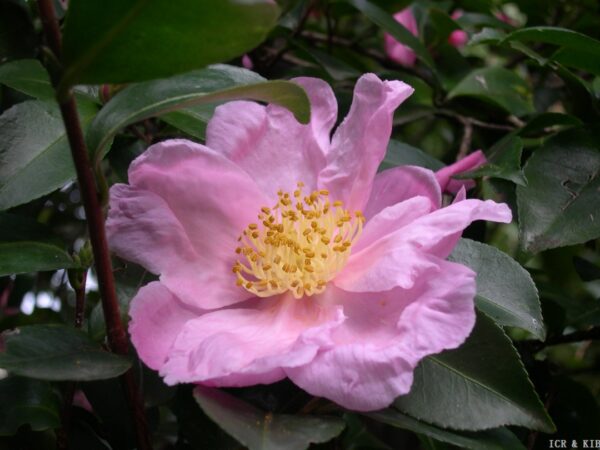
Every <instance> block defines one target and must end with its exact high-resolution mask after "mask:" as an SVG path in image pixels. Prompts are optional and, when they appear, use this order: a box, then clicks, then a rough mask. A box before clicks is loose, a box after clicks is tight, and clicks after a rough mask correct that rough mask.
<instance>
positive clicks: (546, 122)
mask: <svg viewBox="0 0 600 450" xmlns="http://www.w3.org/2000/svg"><path fill="white" fill-rule="evenodd" d="M579 125H583V123H582V122H581V120H579V119H578V118H577V117H575V116H571V115H570V114H562V113H552V112H548V113H542V114H538V115H537V116H535V117H533V118H532V119H531V120H530V121H529V122H527V125H525V126H524V127H523V128H521V129H520V130H519V135H521V136H527V135H529V134H532V133H535V132H538V131H548V129H549V128H555V127H559V126H563V127H572V126H579Z"/></svg>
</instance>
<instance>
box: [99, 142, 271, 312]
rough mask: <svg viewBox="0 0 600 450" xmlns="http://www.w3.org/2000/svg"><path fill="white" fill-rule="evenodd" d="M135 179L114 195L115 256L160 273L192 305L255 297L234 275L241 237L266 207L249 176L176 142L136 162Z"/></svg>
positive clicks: (155, 147) (112, 240) (112, 233)
mask: <svg viewBox="0 0 600 450" xmlns="http://www.w3.org/2000/svg"><path fill="white" fill-rule="evenodd" d="M129 181H130V184H131V187H130V188H126V187H123V186H122V185H121V186H117V187H116V188H113V189H112V190H111V196H112V198H111V204H110V210H109V217H108V231H109V240H110V243H111V246H112V248H113V249H114V250H115V252H116V253H117V254H119V255H121V256H123V257H125V258H127V259H131V260H134V261H136V262H139V263H140V264H142V265H143V266H145V267H146V268H147V269H148V270H150V271H152V272H154V273H158V274H160V279H161V281H162V282H163V283H164V284H165V285H166V286H167V288H169V289H170V290H171V291H172V292H173V293H174V294H175V295H177V297H179V298H180V299H181V300H182V301H184V302H185V303H187V304H189V305H192V306H196V307H199V308H204V309H212V308H218V307H223V306H226V305H229V304H232V303H236V302H239V301H242V300H245V299H247V298H249V297H251V295H250V294H249V293H248V292H247V291H245V290H244V289H240V288H239V287H237V286H235V275H234V274H233V273H232V272H231V267H232V266H233V264H234V263H235V261H236V254H235V248H236V245H237V238H238V236H239V235H240V234H241V232H242V230H243V229H244V228H245V227H246V226H247V225H248V224H249V223H251V222H254V221H256V217H257V214H258V212H259V211H260V207H261V206H262V205H265V204H266V202H267V201H266V199H265V198H264V197H263V196H262V194H261V192H260V190H259V189H258V187H257V186H256V184H255V183H254V182H253V181H252V179H250V177H249V176H248V174H247V173H245V172H244V171H243V170H241V169H240V168H239V167H238V166H236V165H235V164H234V163H232V162H231V161H229V160H228V159H227V158H225V157H224V156H223V155H220V154H218V153H216V152H214V151H212V150H210V149H208V148H207V147H204V146H202V145H199V144H195V143H193V142H189V141H184V140H171V141H166V142H162V143H160V144H156V145H153V146H152V147H150V148H149V149H148V150H147V151H146V152H145V153H144V154H142V156H140V157H139V158H137V159H136V160H135V161H134V162H133V163H132V164H131V167H130V169H129Z"/></svg>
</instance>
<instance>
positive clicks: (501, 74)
mask: <svg viewBox="0 0 600 450" xmlns="http://www.w3.org/2000/svg"><path fill="white" fill-rule="evenodd" d="M457 97H475V98H478V99H481V100H484V101H486V102H488V103H492V104H494V105H496V106H498V107H500V108H502V109H504V110H505V111H506V112H508V113H509V114H514V115H515V116H523V115H526V114H530V113H532V112H533V103H532V95H531V92H530V89H529V86H528V85H527V83H526V82H525V81H524V80H523V79H522V78H521V77H519V76H518V75H517V74H516V73H514V72H512V71H510V70H508V69H504V68H502V67H485V68H483V69H476V70H473V71H472V72H471V73H469V74H468V75H467V76H466V77H465V78H464V79H463V80H462V81H460V82H459V83H458V84H457V85H456V86H455V87H454V89H452V90H451V91H450V92H449V93H448V99H453V98H457Z"/></svg>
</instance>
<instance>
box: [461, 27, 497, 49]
mask: <svg viewBox="0 0 600 450" xmlns="http://www.w3.org/2000/svg"><path fill="white" fill-rule="evenodd" d="M505 36H506V33H504V32H503V31H500V30H498V29H496V28H484V29H483V30H481V31H480V32H479V33H475V34H474V35H473V36H472V37H471V39H469V43H468V45H472V46H474V45H480V44H497V43H498V42H500V41H501V40H502V39H503V38H504V37H505Z"/></svg>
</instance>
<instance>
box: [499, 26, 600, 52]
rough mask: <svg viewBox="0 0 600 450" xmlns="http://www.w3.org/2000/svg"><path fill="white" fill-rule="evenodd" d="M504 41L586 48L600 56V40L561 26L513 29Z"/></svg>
mask: <svg viewBox="0 0 600 450" xmlns="http://www.w3.org/2000/svg"><path fill="white" fill-rule="evenodd" d="M504 41H506V42H508V41H520V42H541V43H544V44H554V45H558V46H561V47H573V48H575V49H577V48H580V49H586V50H587V51H588V52H590V53H593V54H595V55H596V56H597V57H600V41H598V40H596V39H594V38H591V37H589V36H586V35H585V34H582V33H578V32H577V31H573V30H569V29H566V28H559V27H529V28H521V29H520V30H516V31H513V32H512V33H510V34H509V35H508V36H506V37H505V38H504Z"/></svg>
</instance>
